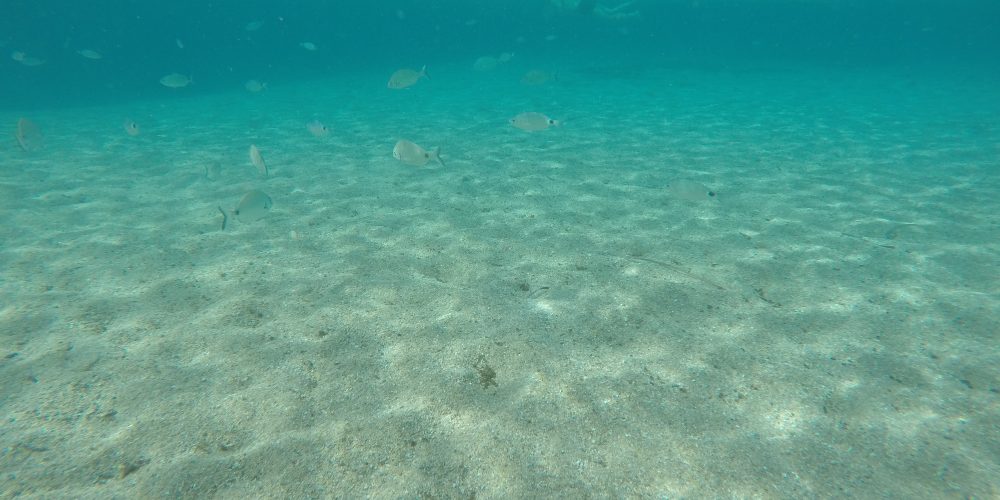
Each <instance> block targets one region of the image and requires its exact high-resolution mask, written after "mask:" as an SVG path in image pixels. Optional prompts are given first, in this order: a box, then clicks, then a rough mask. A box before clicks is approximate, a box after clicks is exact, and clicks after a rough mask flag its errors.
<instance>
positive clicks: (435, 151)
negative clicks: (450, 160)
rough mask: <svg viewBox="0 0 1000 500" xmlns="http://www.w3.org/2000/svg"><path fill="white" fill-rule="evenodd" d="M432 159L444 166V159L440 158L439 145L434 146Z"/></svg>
mask: <svg viewBox="0 0 1000 500" xmlns="http://www.w3.org/2000/svg"><path fill="white" fill-rule="evenodd" d="M434 160H435V161H437V162H438V164H439V165H441V166H442V167H444V166H446V165H445V164H444V160H442V159H441V146H438V147H436V148H434Z"/></svg>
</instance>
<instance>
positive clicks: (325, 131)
mask: <svg viewBox="0 0 1000 500" xmlns="http://www.w3.org/2000/svg"><path fill="white" fill-rule="evenodd" d="M306 130H308V131H309V133H310V134H312V135H313V136H315V137H326V136H328V135H330V129H329V128H327V127H326V125H323V124H322V123H321V122H320V121H319V120H313V121H311V122H309V123H307V124H306Z"/></svg>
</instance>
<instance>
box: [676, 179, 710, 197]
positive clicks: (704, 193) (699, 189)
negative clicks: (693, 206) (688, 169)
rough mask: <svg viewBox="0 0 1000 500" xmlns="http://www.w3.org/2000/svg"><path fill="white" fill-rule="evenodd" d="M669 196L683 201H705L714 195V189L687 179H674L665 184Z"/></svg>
mask: <svg viewBox="0 0 1000 500" xmlns="http://www.w3.org/2000/svg"><path fill="white" fill-rule="evenodd" d="M667 192H668V193H670V195H671V196H674V197H676V198H680V199H682V200H685V201H707V200H711V199H713V198H714V197H715V191H712V190H711V189H708V187H706V186H705V185H704V184H702V183H700V182H696V181H692V180H689V179H674V180H673V181H670V185H668V186H667Z"/></svg>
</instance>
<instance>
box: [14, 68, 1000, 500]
mask: <svg viewBox="0 0 1000 500" xmlns="http://www.w3.org/2000/svg"><path fill="white" fill-rule="evenodd" d="M515 69H516V68H515V67H513V66H511V67H510V69H507V70H505V72H498V73H490V74H482V73H474V72H472V71H471V69H469V68H467V67H465V66H463V67H461V68H430V71H431V74H432V75H433V78H432V79H431V80H426V81H421V82H420V83H419V84H418V85H417V86H415V87H414V88H412V89H409V90H405V91H396V92H394V91H390V90H388V89H385V79H386V78H387V77H388V73H390V72H391V71H387V72H385V74H382V73H373V74H367V75H355V76H349V77H348V76H345V77H342V78H337V79H331V80H329V81H323V82H312V83H303V84H294V85H293V84H288V83H284V84H282V83H281V82H272V83H271V84H270V85H269V88H268V89H267V90H265V91H264V92H261V93H258V94H251V93H248V92H246V91H244V90H243V89H242V87H241V84H234V90H233V92H232V93H231V94H225V95H199V94H197V86H195V87H192V88H189V89H183V90H182V91H180V92H173V91H165V92H164V93H163V95H164V96H165V97H164V98H163V100H161V101H155V102H139V103H134V104H133V105H131V106H129V107H127V108H121V109H111V108H100V109H66V110H47V111H46V110H40V111H26V112H21V113H10V112H8V113H3V114H0V123H5V124H8V125H9V127H10V129H11V130H13V127H14V126H15V124H16V121H17V118H18V117H19V116H28V117H29V118H31V119H32V120H34V121H35V122H36V123H38V124H39V126H40V127H41V129H42V130H43V132H44V133H45V135H46V138H45V145H44V147H43V148H42V150H40V151H36V152H32V153H24V152H22V151H19V150H18V149H17V147H16V144H15V143H14V142H13V140H12V139H11V140H10V141H6V142H5V143H4V145H3V148H2V149H0V164H2V168H0V200H2V206H0V218H2V221H3V224H2V226H0V231H2V234H0V238H2V247H0V355H2V360H0V379H2V381H3V384H2V389H0V412H2V415H0V416H2V418H3V422H2V425H0V440H2V441H0V446H2V451H0V472H2V474H3V477H2V478H0V496H2V497H4V498H7V497H13V496H19V495H20V496H24V497H28V498H32V497H37V498H59V497H73V498H81V497H85V498H114V497H118V498H180V497H202V496H208V495H216V496H219V497H225V498H246V497H267V498H321V497H332V496H340V497H359V496H372V497H383V498H384V497H405V498H413V497H417V496H420V495H427V496H431V497H437V498H460V497H463V498H468V497H471V496H473V495H475V496H476V497H479V498H500V497H504V498H518V497H520V498H524V497H562V498H584V497H614V498H622V497H644V498H656V497H670V498H675V497H692V498H699V497H701V498H704V497H786V498H802V497H807V498H808V497H873V496H874V497H878V496H891V497H899V498H932V497H933V498H940V497H964V496H974V497H981V498H986V497H991V496H996V495H1000V479H998V478H1000V463H998V458H997V457H998V454H997V450H998V449H1000V434H998V433H997V431H996V429H997V428H998V426H1000V375H998V371H1000V369H998V366H1000V351H998V349H997V323H998V318H1000V286H998V282H1000V281H998V280H997V276H998V275H1000V269H998V261H1000V257H998V255H1000V215H998V214H1000V181H998V171H1000V123H998V121H997V118H996V117H997V116H1000V92H998V91H997V90H996V89H997V88H1000V86H997V85H995V84H996V82H995V81H991V80H989V79H983V78H980V79H977V78H968V77H962V76H960V75H953V76H949V77H947V78H941V79H935V78H933V77H930V76H927V75H921V74H907V73H904V72H890V71H886V72H881V73H873V72H872V71H861V70H846V69H845V70H836V71H832V70H831V71H825V70H824V71H820V70H816V69H809V68H802V69H800V70H796V71H786V72H780V71H760V72H752V71H731V72H702V71H697V70H684V69H676V68H672V69H669V70H662V71H655V72H653V71H651V72H643V73H640V74H627V75H624V76H623V75H620V74H617V73H616V68H602V67H599V66H593V67H589V68H588V67H584V68H565V69H561V71H560V80H559V81H558V82H554V83H550V84H547V85H544V86H540V87H526V86H522V85H519V84H518V79H519V78H520V73H519V72H518V71H516V70H515ZM522 69H523V68H522ZM166 90H169V89H166ZM185 91H190V92H187V93H186V94H185ZM186 95H190V97H185V96H186ZM522 111H539V112H543V113H546V114H548V115H549V116H552V117H553V118H556V119H559V120H563V121H564V122H565V125H564V126H562V127H559V128H555V129H550V130H546V131H543V132H538V133H533V134H529V133H525V132H522V131H519V130H516V129H514V128H513V127H510V126H509V125H508V124H507V123H506V120H507V119H508V118H510V117H511V116H514V115H515V114H517V113H519V112H522ZM126 116H128V117H131V118H133V119H134V120H136V122H137V123H139V125H140V126H141V127H142V134H141V135H139V136H137V137H129V136H127V135H126V134H125V132H124V130H123V129H122V128H121V123H122V120H123V119H124V118H125V117H126ZM313 119H319V120H320V121H322V122H323V123H325V124H326V125H327V126H329V127H330V128H331V134H330V136H329V137H325V138H317V137H314V136H312V135H311V134H310V133H309V132H308V131H307V130H306V123H307V122H309V121H311V120H313ZM400 138H406V139H409V140H412V141H414V142H416V143H418V144H420V145H422V146H424V147H425V148H428V149H431V148H434V147H436V146H440V147H441V148H442V152H443V157H444V160H445V162H446V163H447V167H440V166H436V165H434V164H430V165H428V166H427V167H423V168H414V167H409V166H406V165H403V164H401V163H399V162H397V161H395V160H394V159H393V158H392V156H391V151H392V147H393V144H394V143H395V141H396V140H397V139H400ZM8 143H9V144H8ZM250 144H257V145H258V146H259V147H260V150H261V153H262V155H263V156H264V158H265V160H266V161H267V163H268V166H269V168H270V169H271V174H272V175H271V177H270V178H268V179H260V178H259V177H258V176H257V173H256V170H255V169H254V167H253V166H252V165H250V163H249V159H248V158H247V149H248V147H249V145H250ZM206 173H207V175H206ZM675 179H690V180H693V181H696V182H700V183H702V184H704V185H706V186H708V187H709V188H711V189H712V190H714V191H716V192H717V196H716V197H714V198H711V199H706V201H704V202H693V201H687V200H681V199H675V198H671V197H670V194H669V192H668V190H666V189H665V186H666V185H668V184H669V183H670V181H672V180H675ZM250 189H260V190H262V191H264V192H266V193H267V194H268V195H270V196H271V198H272V199H273V201H274V207H273V209H272V210H271V212H270V213H269V214H268V215H267V217H266V218H264V219H263V220H261V221H259V222H257V223H253V224H241V223H239V222H238V221H234V220H233V218H232V217H230V227H229V228H227V230H226V231H221V230H220V227H221V222H222V215H221V214H220V213H219V212H218V210H217V206H219V205H221V206H222V207H223V208H225V209H226V210H231V209H233V208H234V207H235V205H236V203H237V202H238V201H239V199H240V197H241V196H242V195H243V194H244V193H245V192H247V191H249V190H250ZM494 375H495V377H494Z"/></svg>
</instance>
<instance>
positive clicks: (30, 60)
mask: <svg viewBox="0 0 1000 500" xmlns="http://www.w3.org/2000/svg"><path fill="white" fill-rule="evenodd" d="M10 58H11V59H13V60H15V61H17V62H19V63H21V64H23V65H25V66H41V65H43V64H45V59H39V58H37V57H32V56H29V55H28V54H25V53H24V52H21V51H19V50H15V51H14V52H11V53H10Z"/></svg>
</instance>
